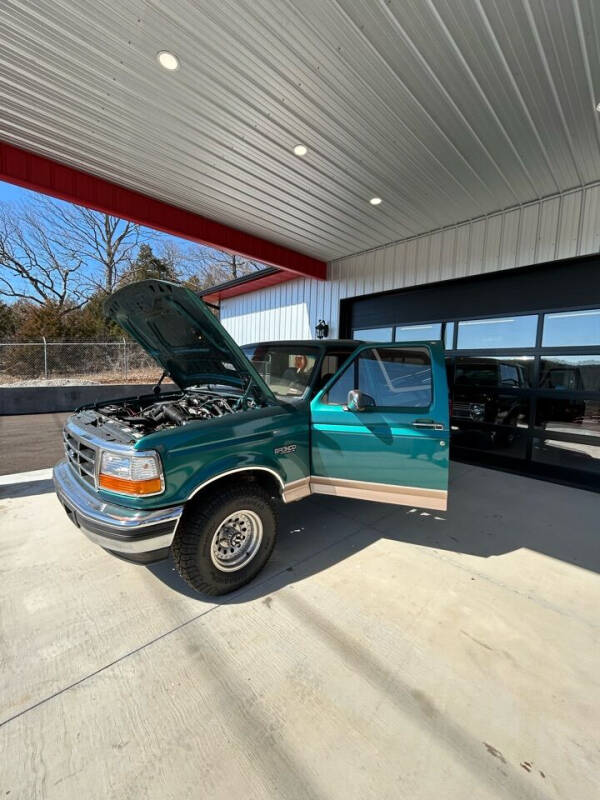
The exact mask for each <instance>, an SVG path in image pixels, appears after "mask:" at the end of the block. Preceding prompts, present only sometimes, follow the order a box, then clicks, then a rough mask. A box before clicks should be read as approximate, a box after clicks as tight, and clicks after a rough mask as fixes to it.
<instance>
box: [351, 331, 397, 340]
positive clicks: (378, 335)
mask: <svg viewBox="0 0 600 800" xmlns="http://www.w3.org/2000/svg"><path fill="white" fill-rule="evenodd" d="M352 338H353V339H362V340H363V341H364V342H391V341H392V328H360V329H356V330H354V331H352Z"/></svg>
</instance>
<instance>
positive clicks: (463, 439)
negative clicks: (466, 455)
mask: <svg viewBox="0 0 600 800" xmlns="http://www.w3.org/2000/svg"><path fill="white" fill-rule="evenodd" d="M452 445H453V447H460V448H465V449H468V450H484V451H486V452H488V453H490V454H492V453H493V454H494V455H500V456H510V457H511V458H525V454H526V449H527V431H526V430H523V429H522V428H491V427H490V426H488V425H477V424H476V423H470V424H469V425H466V424H463V423H459V424H457V423H456V421H455V420H454V419H453V420H452Z"/></svg>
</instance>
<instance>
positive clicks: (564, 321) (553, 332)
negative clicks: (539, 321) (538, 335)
mask: <svg viewBox="0 0 600 800" xmlns="http://www.w3.org/2000/svg"><path fill="white" fill-rule="evenodd" d="M596 344H600V309H595V310H593V311H561V312H560V313H559V314H546V315H545V317H544V333H543V336H542V347H579V346H580V345H581V346H585V345H596Z"/></svg>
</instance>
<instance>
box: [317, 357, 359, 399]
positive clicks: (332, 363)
mask: <svg viewBox="0 0 600 800" xmlns="http://www.w3.org/2000/svg"><path fill="white" fill-rule="evenodd" d="M353 352H354V350H350V349H349V350H329V351H328V352H327V353H326V355H325V356H324V357H323V361H322V362H321V373H320V375H319V378H318V380H317V385H316V386H315V391H316V392H318V391H319V390H320V389H322V388H323V386H325V384H326V383H327V382H328V381H329V380H330V379H331V378H333V376H334V375H335V373H336V372H337V371H338V369H339V368H340V367H341V366H342V364H343V363H344V361H345V360H346V359H347V358H348V357H349V356H350V355H351V353H353Z"/></svg>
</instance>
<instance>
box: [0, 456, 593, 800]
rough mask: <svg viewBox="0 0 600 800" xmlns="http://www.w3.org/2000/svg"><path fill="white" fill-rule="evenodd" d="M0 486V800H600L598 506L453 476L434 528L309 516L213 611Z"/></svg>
mask: <svg viewBox="0 0 600 800" xmlns="http://www.w3.org/2000/svg"><path fill="white" fill-rule="evenodd" d="M34 477H37V480H34V481H33V482H25V483H20V484H13V483H12V481H11V479H4V482H5V483H8V484H9V485H5V486H3V487H0V492H1V494H0V506H1V509H0V512H1V514H2V526H1V529H0V570H1V572H2V574H1V580H0V613H1V625H2V627H1V637H2V641H1V652H0V657H1V666H2V669H1V674H0V703H1V709H0V753H1V761H0V796H1V797H7V798H9V799H11V798H27V800H33V798H44V800H50V799H53V798H57V799H60V800H70V798H75V799H76V800H81V798H86V800H88V798H99V799H100V798H102V800H107V798H115V800H117V798H118V800H124V798H135V799H136V800H139V798H157V800H167V799H168V798H177V799H178V800H179V799H180V798H202V800H207V799H208V798H227V799H228V800H229V799H230V798H244V800H246V799H248V800H249V799H250V798H252V799H253V800H258V799H259V798H277V800H279V799H280V798H343V800H351V799H354V798H356V800H364V799H365V798H378V800H379V799H383V798H394V800H396V799H397V798H410V800H420V799H421V798H428V799H429V798H431V799H432V800H433V799H434V798H435V800H437V799H438V798H444V800H453V799H454V798H456V800H465V798H471V797H472V798H477V800H485V799H486V798H506V799H507V800H508V798H510V800H516V799H517V798H518V799H519V800H521V798H540V799H542V798H569V800H577V799H578V798H581V800H591V798H593V797H598V796H599V791H600V784H599V779H600V752H599V743H598V731H599V730H600V647H599V641H598V608H599V607H600V577H599V575H598V572H599V571H600V531H599V528H598V517H599V513H598V512H599V511H600V497H599V496H598V495H595V494H592V493H588V492H584V491H579V490H575V489H569V488H566V487H562V486H554V485H551V484H547V483H541V482H538V481H535V480H531V479H526V478H522V477H516V476H512V475H507V474H503V473H500V472H492V471H487V470H483V469H479V468H475V467H465V466H461V465H459V464H453V465H452V480H451V493H450V508H449V510H448V512H447V513H443V514H434V513H425V512H420V511H418V510H415V509H406V508H397V507H391V506H383V505H377V504H370V503H366V502H364V503H361V502H358V501H349V500H343V499H337V498H327V497H314V498H310V499H308V500H306V501H303V502H301V503H298V504H295V505H292V506H289V507H286V508H284V510H283V514H282V533H281V536H280V540H279V544H278V546H277V548H276V551H275V555H274V557H273V559H272V562H271V564H270V565H269V567H268V569H267V571H266V573H264V574H263V575H262V576H261V577H260V578H259V579H258V580H257V581H256V582H255V583H254V584H252V585H251V586H249V587H247V588H246V590H244V591H242V592H241V593H239V594H237V595H236V596H233V597H231V598H229V599H227V600H225V601H224V602H218V603H215V602H213V601H210V600H209V601H207V600H205V599H202V598H200V597H198V596H194V595H193V594H192V593H191V592H190V591H188V589H187V588H186V587H185V585H183V583H182V582H181V581H180V580H179V579H178V577H177V575H176V574H175V572H174V571H173V568H172V565H171V564H170V563H169V562H165V563H163V564H161V565H159V566H155V567H152V568H146V567H139V566H133V565H130V564H127V563H125V562H122V561H119V560H117V559H116V558H114V557H111V556H109V555H107V554H105V553H104V552H102V551H101V550H100V549H98V548H96V547H95V546H93V545H92V544H90V543H89V542H88V541H87V540H86V539H84V538H83V536H82V535H81V534H80V533H79V532H78V531H77V530H76V529H75V528H74V527H72V526H71V525H70V523H68V522H67V520H66V518H65V515H64V512H63V511H62V509H61V508H60V507H59V506H58V503H57V501H56V500H55V498H54V495H53V494H52V493H51V492H50V491H49V490H50V485H49V482H48V481H47V480H46V476H45V474H44V473H42V474H41V475H37V476H34Z"/></svg>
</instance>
